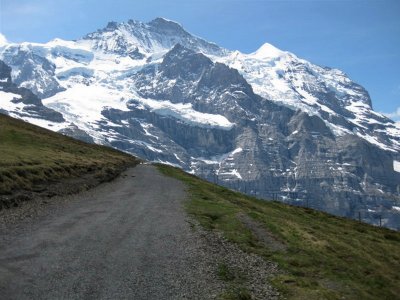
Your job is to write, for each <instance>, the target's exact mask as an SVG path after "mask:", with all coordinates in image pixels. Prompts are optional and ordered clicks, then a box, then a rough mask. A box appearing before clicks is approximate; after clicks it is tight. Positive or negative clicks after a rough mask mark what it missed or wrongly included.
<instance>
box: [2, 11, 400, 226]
mask: <svg viewBox="0 0 400 300" xmlns="http://www.w3.org/2000/svg"><path fill="white" fill-rule="evenodd" d="M0 59H1V60H3V61H4V62H5V64H7V65H8V66H10V67H11V69H10V70H9V71H7V70H8V69H7V66H3V67H2V70H3V73H4V74H5V75H4V76H5V77H4V79H0V80H3V81H2V82H4V83H6V82H7V85H8V86H10V85H12V86H13V87H14V89H17V88H18V89H23V88H24V89H25V90H26V89H30V90H31V91H32V92H33V93H34V94H35V95H36V96H37V97H36V98H37V99H38V100H37V101H36V102H35V101H33V102H35V103H29V107H30V108H29V109H30V110H29V109H27V108H26V107H22V106H21V105H22V104H21V103H25V102H26V101H25V102H23V101H22V102H21V101H20V102H18V101H19V100H18V99H20V98H18V96H15V95H12V94H13V93H14V94H18V93H16V92H15V91H14V92H13V91H10V90H9V88H7V89H5V88H4V86H5V84H3V87H1V86H0V93H1V94H0V109H1V111H2V112H5V113H8V114H10V115H12V116H15V117H19V118H23V119H26V120H27V121H29V122H32V123H36V124H38V125H40V126H44V127H47V128H50V129H52V130H55V131H60V132H62V133H64V134H68V135H72V136H75V137H78V138H81V139H84V140H86V141H94V142H96V143H102V144H107V145H111V146H113V147H116V148H119V149H122V150H125V151H127V152H130V153H133V154H135V155H138V156H141V157H143V158H147V159H150V160H154V161H161V162H165V163H170V164H173V165H178V166H180V167H182V168H184V169H185V170H187V171H189V172H192V173H195V174H197V175H199V176H202V177H204V178H207V179H208V180H214V181H218V182H219V183H220V184H223V185H226V186H229V187H231V188H235V189H238V190H241V191H243V192H246V193H249V194H255V195H257V196H259V197H265V198H275V199H278V200H281V201H285V202H289V203H292V204H300V205H309V206H311V207H314V208H317V209H322V210H326V211H329V212H332V213H335V214H338V215H345V216H348V217H356V216H357V217H358V213H359V212H361V214H362V217H363V218H364V220H366V221H368V222H371V223H373V222H375V221H374V220H375V219H377V218H378V217H379V216H381V217H382V218H383V221H384V223H385V224H386V226H389V227H394V228H400V204H399V202H400V196H399V193H400V167H399V165H400V128H399V127H398V125H396V124H395V123H394V122H393V121H392V120H390V119H388V118H386V117H385V116H383V115H381V114H378V113H376V112H374V111H373V109H372V104H371V99H370V97H369V95H368V92H367V91H366V90H365V89H364V88H363V87H361V86H360V85H358V84H356V83H354V82H353V81H351V79H349V78H348V77H347V76H346V75H345V74H344V73H343V72H341V71H339V70H336V69H330V68H326V67H320V66H317V65H314V64H312V63H310V62H308V61H305V60H303V59H301V58H298V57H297V56H296V55H294V54H292V53H289V52H285V51H281V50H279V49H277V48H275V47H274V46H272V45H269V44H265V45H263V46H262V47H261V48H260V49H259V50H257V51H256V52H254V53H250V54H244V53H240V52H238V51H231V50H227V49H223V48H221V47H219V46H218V45H216V44H214V43H210V42H207V41H205V40H203V39H201V38H199V37H195V36H193V35H191V34H190V33H188V32H186V31H185V30H184V29H183V28H182V26H181V25H179V24H178V23H175V22H173V21H169V20H166V19H163V18H157V19H155V20H153V21H151V22H149V23H142V22H138V21H132V20H130V21H128V22H126V23H116V22H110V23H109V24H108V25H107V27H105V28H104V29H101V30H98V31H96V32H94V33H90V34H88V35H86V36H85V37H83V38H82V39H80V40H77V41H64V40H60V39H55V40H53V41H50V42H49V43H46V44H36V43H22V44H13V43H9V42H6V41H2V42H1V43H0ZM0 67H1V66H0ZM3 73H2V74H3ZM8 73H9V74H8ZM7 74H8V75H7ZM7 76H8V77H7ZM11 81H12V82H11ZM38 97H40V98H42V102H43V104H44V105H42V102H40V100H39V98H38ZM17 102H18V103H17ZM31 102H32V101H31ZM17 104H18V105H17ZM24 105H28V104H24ZM20 106H21V107H20ZM33 107H42V108H41V110H39V111H42V112H41V113H38V112H35V113H30V111H32V108H33ZM44 110H48V111H47V112H44ZM21 112H22V113H21ZM50 112H51V113H50ZM49 114H50V115H51V114H53V117H48V116H49ZM55 116H58V117H55Z"/></svg>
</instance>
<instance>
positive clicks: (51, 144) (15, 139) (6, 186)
mask: <svg viewBox="0 0 400 300" xmlns="http://www.w3.org/2000/svg"><path fill="white" fill-rule="evenodd" d="M135 163H137V160H136V159H135V158H134V157H132V156H130V155H127V154H124V153H122V152H119V151H116V150H113V149H111V148H108V147H103V146H98V145H92V144H86V143H83V142H81V141H77V140H74V139H72V138H69V137H66V136H63V135H61V134H57V133H54V132H51V131H49V130H46V129H43V128H40V127H37V126H34V125H31V124H28V123H25V122H22V121H20V120H16V119H13V118H11V117H8V116H5V115H1V114H0V194H9V193H12V192H13V191H15V190H35V188H36V186H37V185H38V184H41V183H45V182H52V181H54V180H57V179H61V178H74V177H79V176H82V175H84V174H87V173H93V172H94V173H95V174H96V175H98V176H103V175H107V173H112V172H114V171H115V170H116V168H121V167H122V166H124V165H133V164H135Z"/></svg>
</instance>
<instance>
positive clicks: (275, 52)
mask: <svg viewBox="0 0 400 300" xmlns="http://www.w3.org/2000/svg"><path fill="white" fill-rule="evenodd" d="M285 53H286V52H284V51H282V50H280V49H278V48H276V47H275V46H273V45H271V44H269V43H265V44H263V45H262V46H261V47H260V48H258V50H256V51H255V52H253V53H251V54H250V55H252V56H254V57H256V58H260V59H262V58H274V57H280V56H283V55H285Z"/></svg>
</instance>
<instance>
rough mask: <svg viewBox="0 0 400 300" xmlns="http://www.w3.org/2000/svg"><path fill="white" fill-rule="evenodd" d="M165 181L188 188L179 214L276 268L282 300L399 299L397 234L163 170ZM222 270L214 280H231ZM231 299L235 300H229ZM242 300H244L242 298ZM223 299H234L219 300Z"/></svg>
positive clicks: (399, 241) (232, 296) (275, 280)
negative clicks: (259, 229) (263, 235)
mask: <svg viewBox="0 0 400 300" xmlns="http://www.w3.org/2000/svg"><path fill="white" fill-rule="evenodd" d="M158 167H159V169H160V170H161V171H162V172H163V173H164V174H166V175H169V176H172V177H175V178H177V179H179V180H182V181H183V182H184V183H186V184H187V185H188V187H189V193H190V196H191V198H190V200H189V201H188V202H187V204H186V209H187V211H188V212H189V213H190V214H191V215H193V216H194V217H195V218H196V219H197V220H198V221H199V222H200V224H201V225H203V226H204V227H205V228H206V229H209V230H217V231H220V232H222V233H223V234H224V236H225V237H226V238H227V239H228V240H230V241H232V242H235V243H237V244H238V245H239V246H240V247H241V248H242V249H243V250H245V251H247V252H253V253H256V254H259V255H261V256H262V257H264V258H265V259H267V260H272V261H275V262H277V263H278V264H279V266H280V268H281V270H283V272H281V274H279V275H277V276H275V277H274V278H273V279H272V280H271V282H272V284H273V285H274V286H275V287H276V288H277V289H278V290H279V291H280V292H281V293H283V295H284V296H285V297H287V298H289V299H400V233H399V232H395V231H391V230H389V229H386V228H379V227H374V226H371V225H368V224H364V223H359V222H357V221H353V220H349V219H344V218H340V217H335V216H333V215H329V214H326V213H323V212H318V211H315V210H311V209H307V208H299V207H293V206H289V205H285V204H282V203H278V202H273V201H261V200H257V199H255V198H252V197H248V196H245V195H243V194H240V193H237V192H233V191H230V190H228V189H226V188H223V187H220V186H216V185H214V184H211V183H209V182H206V181H203V180H201V179H199V178H197V177H195V176H192V175H189V174H187V173H184V172H182V171H181V170H179V169H176V168H172V167H169V166H164V165H158ZM240 214H247V215H248V216H249V217H251V218H253V219H254V220H256V221H258V222H259V223H260V224H262V225H263V226H264V227H265V229H266V230H267V231H269V232H270V233H271V234H272V235H273V236H274V237H275V238H276V239H277V240H279V241H280V242H281V243H283V244H285V245H286V249H284V250H279V251H276V250H275V251H273V250H272V249H269V248H268V246H266V245H265V244H263V243H260V242H259V241H258V240H257V238H256V237H255V236H254V235H253V233H252V231H251V230H250V229H248V228H247V227H246V226H245V225H244V224H243V223H242V222H241V220H240V217H238V215H240ZM228 267H229V266H219V271H218V272H219V275H220V276H222V277H223V278H225V279H226V280H228V279H230V278H232V276H231V273H230V271H229V268H228ZM235 297H236V298H235ZM243 297H247V296H246V295H245V294H244V296H243ZM225 298H226V299H240V294H238V293H234V294H227V295H226V297H225Z"/></svg>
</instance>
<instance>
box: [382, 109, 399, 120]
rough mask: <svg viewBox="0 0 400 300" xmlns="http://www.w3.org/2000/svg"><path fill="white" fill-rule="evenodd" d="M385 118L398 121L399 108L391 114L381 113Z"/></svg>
mask: <svg viewBox="0 0 400 300" xmlns="http://www.w3.org/2000/svg"><path fill="white" fill-rule="evenodd" d="M383 114H384V115H385V116H386V117H388V118H390V119H392V120H394V121H400V107H398V108H397V109H396V110H395V111H394V112H391V113H383Z"/></svg>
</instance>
